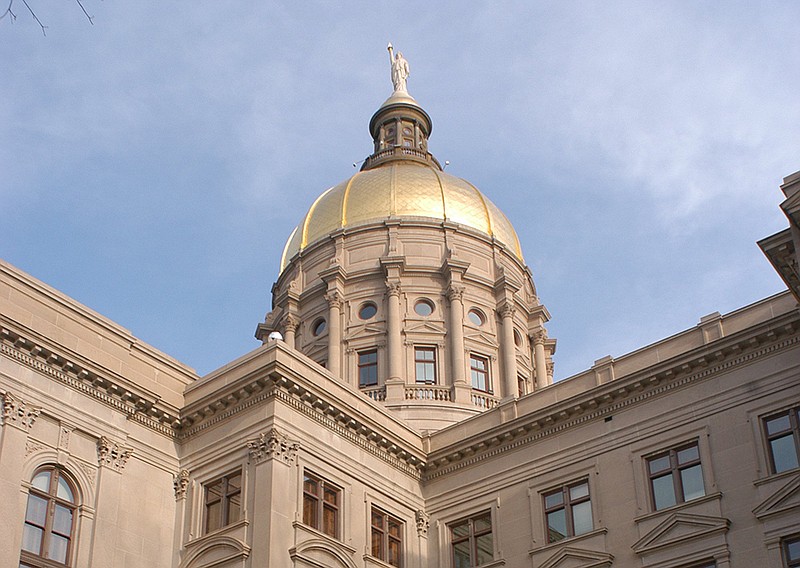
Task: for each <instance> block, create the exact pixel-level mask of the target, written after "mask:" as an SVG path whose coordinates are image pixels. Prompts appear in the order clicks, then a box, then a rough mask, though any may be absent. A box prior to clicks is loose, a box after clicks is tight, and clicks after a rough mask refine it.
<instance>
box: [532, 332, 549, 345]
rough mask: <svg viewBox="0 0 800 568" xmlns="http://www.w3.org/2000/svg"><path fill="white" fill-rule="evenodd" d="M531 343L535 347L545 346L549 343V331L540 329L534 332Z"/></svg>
mask: <svg viewBox="0 0 800 568" xmlns="http://www.w3.org/2000/svg"><path fill="white" fill-rule="evenodd" d="M531 341H532V342H533V344H534V345H544V342H545V341H547V330H545V329H540V330H537V331H534V332H533V334H532V335H531Z"/></svg>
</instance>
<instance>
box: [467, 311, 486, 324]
mask: <svg viewBox="0 0 800 568" xmlns="http://www.w3.org/2000/svg"><path fill="white" fill-rule="evenodd" d="M467 317H468V318H469V321H471V322H472V323H473V324H474V325H483V324H484V322H485V321H486V316H484V315H483V312H482V311H480V310H479V309H478V308H472V309H471V310H470V311H469V313H468V314H467Z"/></svg>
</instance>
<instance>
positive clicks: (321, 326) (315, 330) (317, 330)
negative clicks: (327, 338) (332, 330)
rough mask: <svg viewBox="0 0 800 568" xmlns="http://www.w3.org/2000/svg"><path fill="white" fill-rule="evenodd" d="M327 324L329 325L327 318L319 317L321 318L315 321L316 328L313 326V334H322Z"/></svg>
mask: <svg viewBox="0 0 800 568" xmlns="http://www.w3.org/2000/svg"><path fill="white" fill-rule="evenodd" d="M327 326H328V324H327V323H326V322H325V320H324V319H319V320H317V321H316V322H315V323H314V328H313V330H312V331H311V334H312V335H313V336H314V337H316V336H318V335H321V334H322V333H323V332H324V331H325V328H326V327H327Z"/></svg>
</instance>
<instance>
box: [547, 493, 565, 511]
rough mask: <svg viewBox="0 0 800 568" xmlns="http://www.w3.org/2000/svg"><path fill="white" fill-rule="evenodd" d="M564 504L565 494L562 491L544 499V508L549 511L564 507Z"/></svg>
mask: <svg viewBox="0 0 800 568" xmlns="http://www.w3.org/2000/svg"><path fill="white" fill-rule="evenodd" d="M563 503H564V493H563V492H562V491H559V492H558V493H551V494H550V495H545V497H544V506H545V507H546V508H548V509H550V508H552V507H556V506H558V505H562V504H563Z"/></svg>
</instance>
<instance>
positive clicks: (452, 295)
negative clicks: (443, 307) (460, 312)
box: [447, 284, 464, 302]
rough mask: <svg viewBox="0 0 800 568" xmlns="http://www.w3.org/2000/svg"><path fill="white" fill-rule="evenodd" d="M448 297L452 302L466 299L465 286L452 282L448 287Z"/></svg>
mask: <svg viewBox="0 0 800 568" xmlns="http://www.w3.org/2000/svg"><path fill="white" fill-rule="evenodd" d="M447 299H448V300H449V301H451V302H463V301H464V287H463V286H455V285H453V284H451V285H450V286H448V287H447Z"/></svg>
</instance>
